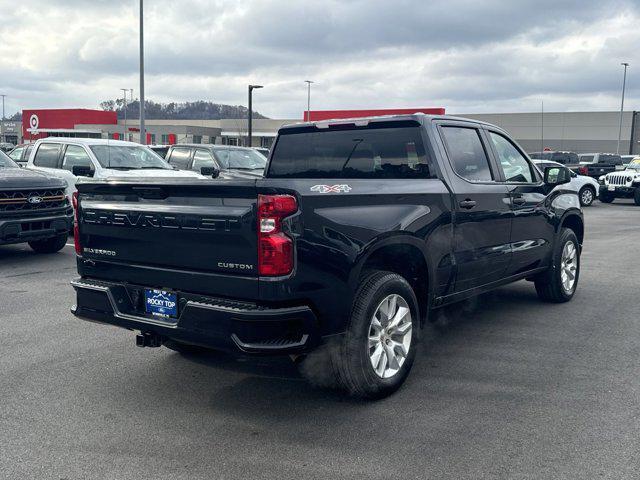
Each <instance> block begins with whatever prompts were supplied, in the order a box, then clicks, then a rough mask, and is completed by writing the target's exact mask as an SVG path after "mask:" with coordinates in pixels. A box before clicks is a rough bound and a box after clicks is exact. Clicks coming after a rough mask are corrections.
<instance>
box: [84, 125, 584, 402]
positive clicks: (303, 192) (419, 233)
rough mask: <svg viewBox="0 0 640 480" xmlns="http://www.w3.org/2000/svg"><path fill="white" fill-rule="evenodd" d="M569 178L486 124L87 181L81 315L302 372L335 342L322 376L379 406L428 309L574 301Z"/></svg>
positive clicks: (573, 202) (402, 368)
mask: <svg viewBox="0 0 640 480" xmlns="http://www.w3.org/2000/svg"><path fill="white" fill-rule="evenodd" d="M569 181H570V176H569V171H568V170H567V169H566V168H564V167H555V166H553V167H549V168H545V169H543V170H541V171H539V170H538V169H536V168H535V167H534V166H533V165H532V163H531V161H530V159H529V158H528V157H527V155H526V154H525V153H523V150H522V149H521V148H520V147H519V146H518V145H517V144H516V143H515V142H514V141H513V140H512V139H511V138H510V137H509V136H508V135H507V133H505V132H504V131H503V130H501V129H499V128H497V127H495V126H493V125H489V124H487V123H481V122H478V121H472V120H467V119H462V118H455V117H448V116H428V115H423V114H415V115H407V116H390V117H373V118H359V119H354V120H337V121H322V122H316V123H301V124H295V125H290V126H285V127H282V128H281V129H280V131H279V133H278V136H277V138H276V141H275V145H274V148H273V150H272V153H271V157H270V159H269V162H268V164H267V166H266V169H265V175H264V178H256V179H228V180H224V179H222V180H221V179H207V180H206V181H204V182H202V181H200V182H195V181H193V180H189V179H166V178H165V179H149V180H146V179H145V181H144V182H141V181H140V180H138V181H134V180H133V179H131V180H96V181H90V182H87V183H82V184H78V192H77V194H76V195H75V197H74V201H75V203H76V205H77V209H76V215H77V221H76V225H75V247H76V253H77V266H78V272H79V274H80V277H79V278H78V279H76V280H74V281H73V282H72V285H73V287H74V288H75V290H76V304H75V305H74V306H73V307H72V312H73V313H74V314H75V315H76V316H77V317H78V318H80V319H83V320H89V321H93V322H102V323H105V324H110V325H115V326H118V327H123V328H126V329H129V330H133V331H137V332H139V333H138V334H137V336H136V342H137V345H139V346H143V347H159V346H162V345H164V346H166V347H169V348H171V349H174V350H177V351H181V352H188V351H190V350H193V349H197V348H200V349H201V348H203V347H204V348H208V349H221V350H230V351H235V352H244V353H246V354H285V355H290V356H292V357H294V358H296V359H298V360H300V361H301V362H304V361H305V358H306V359H307V360H309V359H310V358H311V357H310V356H308V354H309V353H311V352H312V351H314V350H315V349H317V348H318V347H320V346H323V345H332V348H327V349H324V350H326V351H327V352H328V356H327V358H326V362H325V363H324V366H323V368H325V369H326V370H327V371H330V372H331V374H332V375H334V376H335V378H337V379H338V381H339V383H340V385H341V386H342V387H344V389H345V390H346V391H347V392H349V393H351V394H353V395H357V396H361V397H365V398H380V397H383V396H385V395H389V394H390V393H392V392H393V391H395V390H396V389H397V388H399V387H400V385H401V384H402V383H403V382H404V380H405V378H406V377H407V375H408V374H409V371H410V369H411V366H412V364H413V362H414V358H415V355H416V345H417V342H418V340H419V338H420V331H421V328H422V327H423V326H424V325H425V323H426V322H428V321H429V320H430V319H432V318H434V316H435V315H431V314H430V313H431V312H432V311H434V310H436V309H439V308H442V307H444V306H446V305H449V304H451V303H453V302H458V301H460V300H464V299H467V298H469V297H471V296H474V295H478V294H480V293H483V292H486V291H488V290H491V289H494V288H496V287H499V286H501V285H505V284H507V283H511V282H515V281H518V280H524V279H527V280H530V281H532V282H534V284H535V288H536V290H537V293H538V295H539V297H540V298H541V299H543V300H545V301H550V302H566V301H569V300H571V298H572V297H573V296H574V293H575V291H576V288H577V285H578V276H579V272H580V252H581V246H582V242H583V237H584V226H583V217H582V213H581V210H580V204H579V200H578V196H577V195H576V192H575V191H573V190H572V189H569V188H566V189H565V188H562V187H563V185H565V184H567V183H568V182H569Z"/></svg>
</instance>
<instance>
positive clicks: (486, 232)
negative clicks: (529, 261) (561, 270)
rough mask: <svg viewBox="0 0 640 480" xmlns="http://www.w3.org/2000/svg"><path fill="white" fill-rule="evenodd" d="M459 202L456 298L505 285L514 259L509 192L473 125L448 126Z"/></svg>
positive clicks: (444, 129) (445, 132) (445, 136)
mask: <svg viewBox="0 0 640 480" xmlns="http://www.w3.org/2000/svg"><path fill="white" fill-rule="evenodd" d="M439 131H440V134H441V137H442V139H443V143H444V146H445V149H446V152H447V156H448V158H449V165H448V167H450V169H451V173H452V175H450V178H451V180H450V181H451V184H452V188H453V191H454V192H455V193H454V197H455V208H456V211H455V227H454V247H453V249H454V261H455V265H456V270H457V274H456V284H455V291H456V292H464V291H465V290H469V289H473V288H476V287H480V286H483V285H487V284H490V283H492V282H495V281H498V280H500V279H502V278H503V277H504V275H505V272H506V269H507V267H508V266H509V263H510V259H511V247H510V235H511V205H510V200H509V191H508V189H507V187H506V185H504V184H503V183H501V182H499V181H498V180H499V177H498V175H497V172H496V171H495V168H496V167H495V165H493V164H492V163H491V162H490V156H489V155H488V152H489V146H488V145H487V144H486V142H487V139H486V137H485V135H484V132H483V131H482V130H481V129H480V128H479V127H478V126H477V125H476V124H473V123H466V122H459V123H451V124H449V123H443V124H441V125H440V126H439Z"/></svg>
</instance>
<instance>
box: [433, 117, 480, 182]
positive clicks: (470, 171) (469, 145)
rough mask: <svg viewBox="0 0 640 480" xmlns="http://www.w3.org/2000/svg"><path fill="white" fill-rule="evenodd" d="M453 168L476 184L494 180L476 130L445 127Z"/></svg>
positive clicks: (444, 133)
mask: <svg viewBox="0 0 640 480" xmlns="http://www.w3.org/2000/svg"><path fill="white" fill-rule="evenodd" d="M442 133H443V135H444V140H445V142H446V144H447V149H448V152H449V159H450V160H451V166H452V167H453V169H454V170H455V171H456V173H457V174H458V175H460V176H461V177H463V178H466V179H467V180H471V181H474V182H483V181H484V182H486V181H491V180H493V175H492V173H491V168H490V167H489V159H488V158H487V153H486V152H485V150H484V147H483V145H482V141H481V140H480V134H479V132H478V130H477V129H475V128H468V127H443V128H442Z"/></svg>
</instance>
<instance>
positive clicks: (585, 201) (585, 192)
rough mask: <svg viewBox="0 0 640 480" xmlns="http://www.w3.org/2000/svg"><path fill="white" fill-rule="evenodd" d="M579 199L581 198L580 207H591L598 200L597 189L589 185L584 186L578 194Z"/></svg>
mask: <svg viewBox="0 0 640 480" xmlns="http://www.w3.org/2000/svg"><path fill="white" fill-rule="evenodd" d="M578 197H579V198H580V205H582V206H583V207H590V206H591V205H593V201H594V200H595V199H596V189H595V188H593V187H590V186H588V185H587V186H584V187H582V188H581V189H580V191H579V192H578Z"/></svg>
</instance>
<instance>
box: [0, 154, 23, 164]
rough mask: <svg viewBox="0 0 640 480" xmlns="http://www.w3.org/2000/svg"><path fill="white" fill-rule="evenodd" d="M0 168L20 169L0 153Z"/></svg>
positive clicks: (5, 155)
mask: <svg viewBox="0 0 640 480" xmlns="http://www.w3.org/2000/svg"><path fill="white" fill-rule="evenodd" d="M0 168H20V167H18V164H17V163H16V162H14V161H13V160H11V159H10V158H9V157H8V156H7V154H6V153H4V152H3V151H0Z"/></svg>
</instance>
